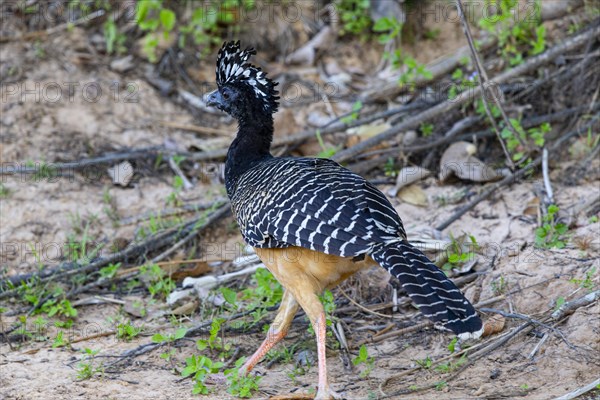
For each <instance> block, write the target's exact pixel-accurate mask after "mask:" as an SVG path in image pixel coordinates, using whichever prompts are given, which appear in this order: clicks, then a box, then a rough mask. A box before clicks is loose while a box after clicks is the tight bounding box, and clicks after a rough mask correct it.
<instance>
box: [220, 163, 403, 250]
mask: <svg viewBox="0 0 600 400" xmlns="http://www.w3.org/2000/svg"><path fill="white" fill-rule="evenodd" d="M236 187H237V188H236V190H235V191H234V193H233V194H232V196H231V201H232V205H233V209H234V213H235V215H236V217H237V219H238V223H239V224H240V228H241V230H242V234H243V236H244V238H245V239H246V241H247V242H248V244H250V245H252V246H254V247H259V248H260V247H287V246H292V245H293V246H300V247H305V248H309V249H311V250H316V251H320V252H323V253H326V254H334V255H338V256H342V257H349V256H357V255H360V254H364V253H368V252H369V251H370V250H371V249H372V248H373V246H376V245H379V244H382V243H390V242H395V241H399V240H402V239H404V238H405V236H406V235H405V233H404V228H403V226H402V221H401V220H400V217H399V216H398V214H397V213H396V211H395V210H394V208H393V207H392V205H391V204H390V202H389V201H388V200H387V198H386V197H385V196H384V195H383V194H382V193H381V192H380V191H379V190H378V189H377V188H375V187H374V186H373V185H371V184H370V183H368V182H367V181H366V180H365V179H364V178H362V177H360V176H359V175H356V174H354V173H352V172H351V171H349V170H347V169H345V168H343V167H341V166H340V165H339V164H337V163H335V162H334V161H330V160H325V159H317V158H273V159H270V160H268V161H265V162H262V163H260V164H259V165H257V166H256V167H254V168H252V169H250V170H249V171H248V172H246V173H245V174H244V175H242V177H241V178H240V180H239V181H238V183H237V185H236Z"/></svg>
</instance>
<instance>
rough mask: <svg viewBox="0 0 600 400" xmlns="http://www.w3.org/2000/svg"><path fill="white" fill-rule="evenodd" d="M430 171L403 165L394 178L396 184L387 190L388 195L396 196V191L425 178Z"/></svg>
mask: <svg viewBox="0 0 600 400" xmlns="http://www.w3.org/2000/svg"><path fill="white" fill-rule="evenodd" d="M430 174H431V172H430V171H429V170H426V169H425V168H421V167H404V168H402V169H401V170H400V172H398V177H397V178H396V186H394V187H393V188H391V189H390V190H388V195H389V196H390V197H396V195H397V194H398V191H399V190H400V189H402V188H403V187H405V186H408V185H410V184H411V183H415V182H418V181H420V180H422V179H425V178H427V177H428V176H429V175H430Z"/></svg>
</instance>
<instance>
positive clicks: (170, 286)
mask: <svg viewBox="0 0 600 400" xmlns="http://www.w3.org/2000/svg"><path fill="white" fill-rule="evenodd" d="M140 274H141V275H142V276H143V277H144V278H145V279H146V280H147V281H148V291H149V292H150V295H151V296H152V297H154V296H157V295H159V296H162V297H167V296H168V295H169V293H171V292H172V291H173V290H174V289H175V282H174V281H173V280H172V279H171V278H169V277H168V276H166V273H165V271H163V270H162V269H161V268H160V266H159V265H157V264H150V265H144V266H142V267H141V268H140Z"/></svg>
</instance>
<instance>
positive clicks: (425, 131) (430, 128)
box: [419, 123, 435, 137]
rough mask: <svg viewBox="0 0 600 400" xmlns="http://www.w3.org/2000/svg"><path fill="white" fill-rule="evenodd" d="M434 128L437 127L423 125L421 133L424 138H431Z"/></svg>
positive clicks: (427, 124) (428, 124)
mask: <svg viewBox="0 0 600 400" xmlns="http://www.w3.org/2000/svg"><path fill="white" fill-rule="evenodd" d="M434 127H435V126H434V125H433V124H430V123H424V124H421V126H420V128H419V130H420V131H421V133H422V134H423V136H424V137H429V136H431V134H432V133H433V128H434Z"/></svg>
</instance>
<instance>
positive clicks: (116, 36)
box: [104, 18, 127, 54]
mask: <svg viewBox="0 0 600 400" xmlns="http://www.w3.org/2000/svg"><path fill="white" fill-rule="evenodd" d="M126 39H127V36H125V34H123V33H121V32H119V28H118V27H117V23H116V22H115V20H114V19H113V18H107V19H106V22H105V23H104V40H105V42H106V52H107V53H108V54H112V53H113V52H114V53H117V54H123V53H125V52H126V51H127V48H126V47H125V40H126Z"/></svg>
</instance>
